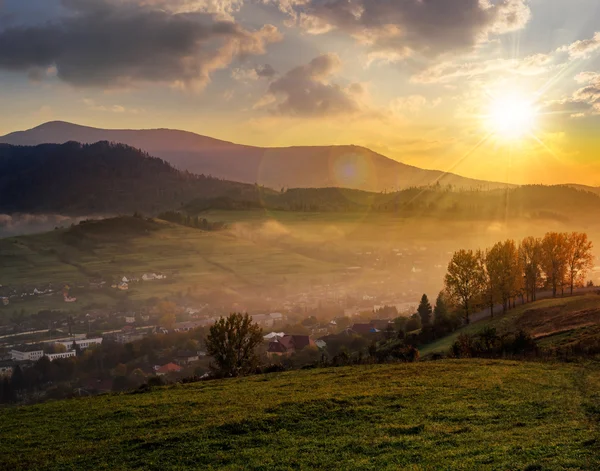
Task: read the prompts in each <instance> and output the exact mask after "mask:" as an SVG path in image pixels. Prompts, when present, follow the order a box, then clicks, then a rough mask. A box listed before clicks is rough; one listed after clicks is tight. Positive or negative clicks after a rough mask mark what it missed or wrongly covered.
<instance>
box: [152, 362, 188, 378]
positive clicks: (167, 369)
mask: <svg viewBox="0 0 600 471" xmlns="http://www.w3.org/2000/svg"><path fill="white" fill-rule="evenodd" d="M182 369H183V368H182V367H181V366H179V365H176V364H175V363H167V364H166V365H163V366H161V367H160V368H158V369H157V370H156V374H157V375H158V376H164V375H167V374H170V373H179V372H180V371H181V370H182Z"/></svg>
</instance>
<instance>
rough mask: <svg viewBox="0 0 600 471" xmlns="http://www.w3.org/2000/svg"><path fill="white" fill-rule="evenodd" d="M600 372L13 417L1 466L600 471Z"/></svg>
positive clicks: (80, 402)
mask: <svg viewBox="0 0 600 471" xmlns="http://www.w3.org/2000/svg"><path fill="white" fill-rule="evenodd" d="M599 387H600V373H599V371H598V370H597V369H593V368H591V367H584V366H579V365H572V364H562V365H551V364H543V363H524V362H508V361H483V360H481V361H479V360H469V361H443V362H429V363H413V364H404V365H379V366H360V367H346V368H337V369H317V370H311V371H296V372H290V373H275V374H268V375H261V376H254V377H249V378H243V379H231V380H219V381H210V382H206V383H194V384H188V385H177V386H171V387H162V388H157V389H154V390H152V391H150V392H145V393H137V394H135V393H130V394H119V395H105V396H100V397H94V398H81V399H72V400H67V401H55V402H50V403H46V404H40V405H36V406H23V407H18V408H9V409H5V410H3V412H2V421H1V422H0V434H1V435H2V437H3V440H2V441H0V451H1V452H0V468H2V469H11V470H15V471H17V470H28V469H37V470H48V471H49V470H63V469H121V470H128V469H145V470H158V469H161V470H170V469H173V470H174V469H255V470H258V469H325V468H329V469H361V470H375V469H386V470H388V469H389V470H396V469H407V470H421V469H422V470H429V469H441V468H440V465H443V468H444V469H478V470H493V469H514V470H517V469H518V470H525V469H527V470H549V471H550V470H556V471H558V470H575V469H579V470H591V469H598V467H600V454H598V443H599V441H598V440H600V435H599V430H598V421H597V419H598V410H599V409H598V405H600V404H599V402H598V401H599V400H600V397H599V396H598V394H597V391H598V388H599Z"/></svg>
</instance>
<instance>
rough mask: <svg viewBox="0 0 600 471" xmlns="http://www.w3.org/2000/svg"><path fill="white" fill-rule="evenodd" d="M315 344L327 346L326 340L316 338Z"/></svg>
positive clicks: (319, 346) (320, 346)
mask: <svg viewBox="0 0 600 471" xmlns="http://www.w3.org/2000/svg"><path fill="white" fill-rule="evenodd" d="M315 345H316V346H317V347H318V348H320V349H323V348H325V347H327V344H326V343H325V341H324V340H315Z"/></svg>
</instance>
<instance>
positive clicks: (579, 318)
mask: <svg viewBox="0 0 600 471" xmlns="http://www.w3.org/2000/svg"><path fill="white" fill-rule="evenodd" d="M598 293H600V288H599V289H597V290H595V289H590V292H589V293H587V294H584V295H577V296H573V297H565V298H551V299H544V300H541V301H537V302H534V303H529V304H525V305H523V306H518V307H517V308H516V309H513V310H509V311H508V312H507V313H506V314H496V315H495V316H494V317H493V318H490V317H488V316H487V315H486V317H485V318H484V319H482V320H480V321H478V322H473V323H471V324H470V325H468V326H466V327H464V328H462V329H460V330H458V331H456V332H454V333H452V334H450V335H449V336H447V337H444V338H442V339H439V340H437V341H436V342H433V343H431V344H429V345H425V346H423V347H422V348H421V354H422V355H429V354H432V353H442V354H446V353H448V351H449V350H450V347H451V346H452V344H453V343H454V341H455V340H456V339H457V338H458V336H459V335H460V334H463V333H465V334H477V333H479V332H481V331H482V330H483V329H485V328H487V327H492V328H495V329H496V330H497V332H498V334H503V333H507V332H516V331H517V330H524V331H526V332H528V333H529V334H531V335H532V336H533V337H534V338H535V339H536V340H537V342H538V345H539V346H540V347H541V348H544V349H556V348H565V347H567V348H569V347H574V346H577V347H580V346H581V347H583V348H585V347H589V346H595V347H596V346H597V347H600V295H599V294H598Z"/></svg>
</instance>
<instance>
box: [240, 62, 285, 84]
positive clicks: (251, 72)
mask: <svg viewBox="0 0 600 471" xmlns="http://www.w3.org/2000/svg"><path fill="white" fill-rule="evenodd" d="M275 75H277V72H276V71H275V69H274V68H273V67H272V66H271V65H269V64H264V65H258V66H256V67H252V68H249V69H243V68H235V69H233V70H232V71H231V76H232V77H233V78H234V79H236V80H239V81H241V82H247V81H249V80H258V79H260V78H267V79H271V78H273V77H275Z"/></svg>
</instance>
